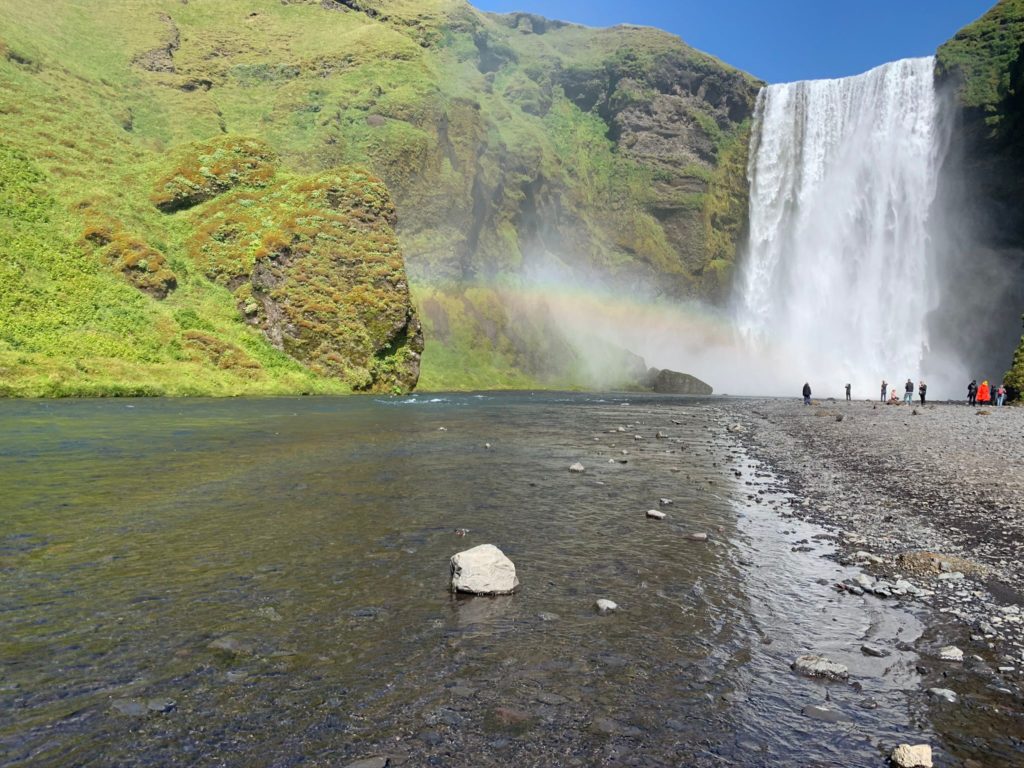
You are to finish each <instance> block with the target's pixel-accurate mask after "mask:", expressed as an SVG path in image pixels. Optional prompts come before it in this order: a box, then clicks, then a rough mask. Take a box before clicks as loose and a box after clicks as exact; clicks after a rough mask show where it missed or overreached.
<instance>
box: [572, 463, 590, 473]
mask: <svg viewBox="0 0 1024 768" xmlns="http://www.w3.org/2000/svg"><path fill="white" fill-rule="evenodd" d="M569 471H570V472H586V471H587V468H586V467H584V466H583V465H582V464H580V463H579V462H578V461H577V462H576V463H575V464H573V465H572V466H571V467H569Z"/></svg>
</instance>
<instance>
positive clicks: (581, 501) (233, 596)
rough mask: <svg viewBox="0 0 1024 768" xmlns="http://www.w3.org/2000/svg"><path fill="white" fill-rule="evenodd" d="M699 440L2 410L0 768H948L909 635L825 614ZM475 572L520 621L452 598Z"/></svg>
mask: <svg viewBox="0 0 1024 768" xmlns="http://www.w3.org/2000/svg"><path fill="white" fill-rule="evenodd" d="M620 427H622V428H623V429H624V430H625V431H621V432H620V431H618V429H619V428H620ZM724 427H725V422H723V421H722V416H721V414H720V413H719V412H718V411H717V409H715V408H714V406H713V401H701V400H692V399H669V398H654V397H639V396H637V397H631V398H627V397H625V396H606V397H597V396H586V395H554V394H543V395H528V394H517V395H485V396H480V395H477V396H473V395H451V396H428V395H420V396H416V397H410V398H396V399H388V398H377V399H375V398H347V399H319V398H312V399H310V398H303V399H273V400H233V401H207V400H189V401H181V400H174V401H171V400H141V401H131V402H126V401H123V400H109V401H56V402H52V401H48V402H38V401H33V402H25V401H21V402H17V401H0V628H2V633H0V765H4V766H23V765H33V766H35V765H38V766H65V765H82V766H112V765H117V766H136V765H144V766H177V765H197V766H214V765H216V766H293V765H294V766H298V765H302V766H345V765H347V764H348V763H350V762H353V761H357V760H360V759H363V758H372V757H378V758H382V759H380V760H378V761H376V762H371V763H367V764H366V765H380V766H383V765H384V760H385V759H387V760H389V761H390V763H389V764H390V765H401V764H405V765H410V766H418V765H439V766H470V765H472V766H489V765H490V766H498V765H517V766H528V765H538V766H542V765H543V766H558V765H569V766H572V765H576V766H586V765H642V766H662V765H665V766H668V765H749V766H756V765H773V764H789V765H833V764H837V765H838V764H841V765H846V766H858V765H864V766H873V765H878V766H881V765H884V764H885V755H887V754H888V750H889V749H891V747H892V746H894V745H895V744H898V743H900V742H910V743H919V742H930V743H932V744H933V746H935V747H937V748H938V753H937V762H938V763H939V764H945V765H954V764H959V763H957V762H955V761H954V760H953V758H952V757H950V756H949V754H950V753H947V752H944V751H943V745H945V748H946V749H948V750H950V752H955V751H956V749H957V744H956V741H957V738H956V737H954V736H950V735H949V734H945V733H941V732H939V733H936V732H935V730H934V729H933V727H932V726H931V725H930V721H929V719H928V708H927V706H926V705H925V704H923V703H922V693H921V690H920V684H919V683H918V682H917V679H916V678H917V673H916V672H915V665H916V664H917V662H918V659H917V656H916V655H915V654H914V653H913V651H912V650H910V643H912V642H913V641H914V640H915V639H916V638H917V637H918V636H919V635H920V634H921V632H922V631H923V628H922V626H921V624H920V623H919V622H918V620H917V619H916V618H915V617H914V616H913V615H912V614H911V613H910V612H909V611H906V610H904V609H900V608H894V607H893V606H892V605H891V604H882V603H881V602H879V601H877V600H872V599H861V598H853V597H850V596H840V595H839V594H837V593H836V592H835V590H834V589H833V587H832V585H833V584H834V583H835V582H836V581H837V580H839V579H841V578H844V577H845V576H846V575H850V574H851V573H853V572H852V571H847V570H845V569H843V568H841V567H840V566H838V565H836V564H835V563H833V562H832V561H830V560H826V559H823V555H827V554H828V553H829V552H830V551H831V550H830V545H829V543H828V541H827V540H826V539H824V538H821V537H819V538H814V537H815V536H816V535H818V534H820V531H819V530H817V529H814V528H811V527H809V526H804V525H803V524H800V523H796V522H793V521H791V520H784V519H782V518H780V517H778V516H777V515H776V514H775V512H773V511H770V510H769V509H768V506H769V504H768V501H770V497H771V494H770V493H762V494H760V500H763V501H765V503H754V499H753V498H752V496H757V495H758V494H757V491H758V490H759V489H760V490H762V491H765V490H766V489H767V488H769V487H771V486H773V485H774V484H775V480H774V479H772V478H770V477H768V476H767V475H766V473H764V472H763V471H760V468H758V467H756V466H755V465H754V464H753V463H752V462H751V461H750V460H749V459H747V457H746V456H745V454H744V453H743V452H742V451H741V450H740V449H739V448H738V447H737V445H736V444H735V443H734V442H733V441H732V440H731V439H730V437H731V436H730V435H729V434H728V433H727V432H726V431H725V429H724ZM609 430H615V431H614V433H610V432H609ZM659 431H661V432H662V433H663V434H664V435H665V437H663V438H658V437H656V435H657V433H658V432H659ZM637 435H638V436H640V437H641V438H642V439H635V438H634V436H637ZM487 444H489V446H490V447H487ZM576 461H581V462H582V463H583V464H584V465H585V466H586V467H587V471H586V472H585V473H584V474H571V473H569V472H568V467H569V465H570V464H572V463H573V462H576ZM623 461H624V462H625V463H622V462H623ZM661 498H667V499H671V501H672V503H671V504H668V505H663V506H661V507H660V508H661V509H662V510H663V511H664V512H666V514H667V517H666V519H665V520H664V521H661V522H656V521H652V520H648V519H646V518H645V514H644V513H645V511H646V510H648V509H651V508H658V507H659V499H661ZM462 528H465V529H468V533H467V534H466V535H464V536H458V535H457V534H456V529H462ZM693 532H703V533H707V534H709V538H708V540H707V541H704V542H702V541H693V540H690V539H688V538H687V534H689V533H693ZM488 542H489V543H493V544H496V545H497V546H499V547H500V548H501V549H502V550H503V551H504V552H505V553H506V554H507V555H509V556H510V557H511V558H512V559H513V560H514V561H515V563H516V566H517V570H518V574H519V578H520V581H521V582H522V587H521V590H520V591H519V592H518V593H517V594H516V595H514V596H512V597H505V598H494V599H488V598H471V599H455V598H453V597H452V596H451V595H450V594H449V593H448V591H447V576H448V558H449V557H450V556H451V555H452V554H454V553H455V552H457V551H459V550H461V549H467V548H469V547H471V546H474V545H476V544H481V543H488ZM805 542H806V543H805ZM794 549H796V550H808V551H793V550H794ZM601 597H603V598H609V599H612V600H614V601H615V602H617V603H618V604H619V605H620V610H619V611H618V612H617V613H614V614H611V615H606V616H601V615H598V614H597V613H596V612H595V611H594V609H593V604H594V601H595V599H596V598H601ZM866 642H869V643H871V644H872V645H875V646H878V647H880V648H882V649H884V650H886V651H888V652H889V653H890V655H889V656H887V657H885V658H874V657H870V656H866V655H864V654H863V653H862V652H861V650H860V648H861V645H863V644H864V643H866ZM809 652H820V653H824V654H826V655H828V656H829V657H830V658H833V659H835V660H837V661H840V662H843V663H845V664H847V665H848V666H849V668H850V682H846V683H843V682H836V683H828V682H823V681H819V680H811V679H806V678H802V677H799V676H797V675H796V674H794V673H793V672H792V671H791V670H790V668H789V665H790V663H791V662H792V661H793V659H794V658H795V657H796V656H799V655H800V654H802V653H809ZM813 707H820V708H822V709H813Z"/></svg>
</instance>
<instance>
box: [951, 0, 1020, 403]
mask: <svg viewBox="0 0 1024 768" xmlns="http://www.w3.org/2000/svg"><path fill="white" fill-rule="evenodd" d="M936 77H937V81H938V83H939V84H940V86H941V87H944V88H945V89H946V91H947V94H948V95H949V97H950V98H952V99H953V100H954V103H955V105H956V118H957V119H956V122H955V124H954V125H953V127H952V138H951V141H952V146H951V153H950V161H949V166H950V167H949V168H948V169H947V173H946V177H945V184H944V187H945V188H946V189H947V194H948V195H949V199H948V200H947V204H951V205H956V206H957V207H958V209H959V210H961V211H966V212H967V214H968V216H967V217H966V218H967V219H968V220H969V221H970V222H971V227H970V231H969V232H962V233H954V242H955V243H956V247H957V253H956V254H954V258H955V259H957V262H958V267H959V269H960V272H961V275H962V279H961V280H960V281H958V283H959V285H960V286H961V287H962V286H964V285H970V284H975V283H977V282H978V281H979V279H981V280H983V281H984V282H985V284H986V294H987V296H988V301H989V307H990V312H989V313H987V315H986V317H983V318H954V319H953V321H952V322H950V323H949V325H948V327H947V329H946V330H947V333H948V338H949V339H951V340H952V343H953V344H955V345H957V346H958V347H959V348H960V349H972V348H974V349H981V350H985V349H989V350H994V351H995V359H992V357H991V356H989V357H988V358H986V357H979V359H978V361H977V364H978V365H979V366H983V367H985V370H981V371H978V373H980V374H982V375H983V377H988V378H997V377H999V376H1000V375H1001V374H1002V371H1003V370H1005V367H1006V365H1007V363H1009V362H1010V360H1009V357H1010V350H1011V349H1012V342H1013V339H1015V338H1017V334H1019V329H1020V325H1019V321H1020V316H1021V312H1022V311H1024V207H1022V205H1021V200H1022V199H1024V0H1000V2H998V3H997V4H996V5H995V6H994V7H993V8H992V10H990V11H989V12H988V13H987V14H985V15H984V16H983V17H982V18H980V19H979V20H978V21H976V22H975V23H973V24H971V25H969V26H967V27H965V28H964V29H962V30H961V31H960V32H958V33H957V34H956V36H955V37H954V38H953V39H952V40H950V41H949V42H947V43H945V44H944V45H943V46H942V47H941V48H939V51H938V55H937V71H936ZM957 235H959V236H958V237H957ZM960 289H961V288H957V290H960ZM949 304H950V306H953V307H955V306H956V301H955V300H953V301H951V302H950V303H949ZM979 321H980V322H979ZM1007 383H1008V384H1010V385H1011V386H1012V387H1014V388H1015V389H1016V390H1017V391H1020V390H1024V346H1022V348H1021V349H1020V350H1018V353H1017V355H1016V357H1015V358H1014V362H1013V366H1012V370H1011V372H1010V374H1008V378H1007Z"/></svg>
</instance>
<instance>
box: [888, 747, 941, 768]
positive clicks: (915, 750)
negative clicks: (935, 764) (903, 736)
mask: <svg viewBox="0 0 1024 768" xmlns="http://www.w3.org/2000/svg"><path fill="white" fill-rule="evenodd" d="M889 759H890V760H892V764H893V765H898V766H899V768H932V748H931V747H929V746H928V745H927V744H917V745H914V746H911V745H910V744H900V745H899V746H898V747H896V749H894V750H893V751H892V754H891V755H890V756H889Z"/></svg>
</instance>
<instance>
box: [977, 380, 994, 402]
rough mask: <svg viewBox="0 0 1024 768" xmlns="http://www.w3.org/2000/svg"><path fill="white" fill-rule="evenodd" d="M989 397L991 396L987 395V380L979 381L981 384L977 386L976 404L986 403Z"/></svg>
mask: <svg viewBox="0 0 1024 768" xmlns="http://www.w3.org/2000/svg"><path fill="white" fill-rule="evenodd" d="M990 399H991V398H990V397H989V393H988V380H985V381H983V382H981V386H980V387H978V404H979V405H988V401H989V400H990Z"/></svg>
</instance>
